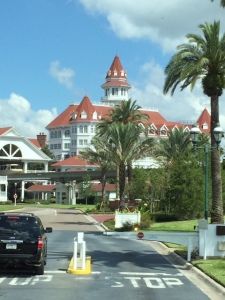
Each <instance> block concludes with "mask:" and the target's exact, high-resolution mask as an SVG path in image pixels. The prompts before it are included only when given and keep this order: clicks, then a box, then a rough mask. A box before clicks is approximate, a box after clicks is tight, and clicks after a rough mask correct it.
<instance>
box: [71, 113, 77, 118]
mask: <svg viewBox="0 0 225 300" xmlns="http://www.w3.org/2000/svg"><path fill="white" fill-rule="evenodd" d="M71 117H72V120H74V119H76V117H77V114H75V112H74V111H73V113H72V116H71Z"/></svg>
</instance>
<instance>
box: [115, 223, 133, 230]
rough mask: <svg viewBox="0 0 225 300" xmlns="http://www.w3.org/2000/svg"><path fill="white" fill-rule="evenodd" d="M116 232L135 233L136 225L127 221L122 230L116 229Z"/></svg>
mask: <svg viewBox="0 0 225 300" xmlns="http://www.w3.org/2000/svg"><path fill="white" fill-rule="evenodd" d="M115 230H116V231H133V230H134V224H132V223H131V222H129V221H127V222H124V223H123V226H122V227H120V228H115Z"/></svg>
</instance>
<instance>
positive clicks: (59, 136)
mask: <svg viewBox="0 0 225 300" xmlns="http://www.w3.org/2000/svg"><path fill="white" fill-rule="evenodd" d="M58 138H61V131H60V130H59V131H58Z"/></svg>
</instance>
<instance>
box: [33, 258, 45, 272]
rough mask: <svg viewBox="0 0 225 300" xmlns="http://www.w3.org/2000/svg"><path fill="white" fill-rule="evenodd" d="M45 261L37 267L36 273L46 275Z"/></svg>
mask: <svg viewBox="0 0 225 300" xmlns="http://www.w3.org/2000/svg"><path fill="white" fill-rule="evenodd" d="M44 268H45V267H44V261H42V262H41V264H40V266H38V267H35V274H36V275H44Z"/></svg>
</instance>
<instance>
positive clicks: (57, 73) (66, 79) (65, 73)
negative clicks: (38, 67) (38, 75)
mask: <svg viewBox="0 0 225 300" xmlns="http://www.w3.org/2000/svg"><path fill="white" fill-rule="evenodd" d="M49 73H50V75H51V76H52V77H53V78H54V79H56V80H57V81H58V82H59V83H60V84H62V85H64V86H66V87H67V88H68V89H69V90H74V85H73V78H74V76H75V72H74V71H73V70H72V69H69V68H62V67H60V63H59V61H58V60H56V61H53V62H51V64H50V69H49Z"/></svg>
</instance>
